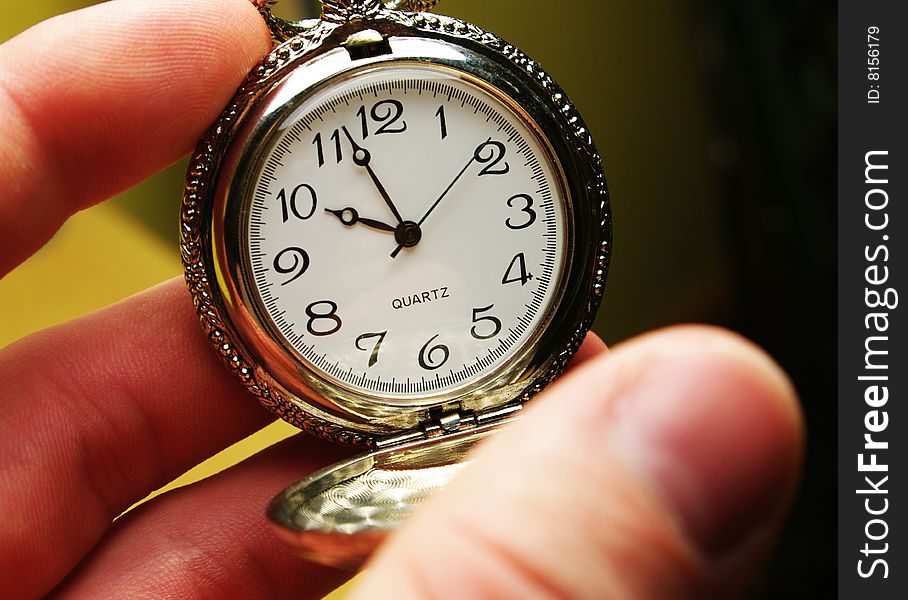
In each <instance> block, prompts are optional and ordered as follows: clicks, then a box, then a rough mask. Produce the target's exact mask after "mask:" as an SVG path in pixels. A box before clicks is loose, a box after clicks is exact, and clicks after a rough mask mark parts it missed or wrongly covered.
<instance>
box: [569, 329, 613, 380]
mask: <svg viewBox="0 0 908 600" xmlns="http://www.w3.org/2000/svg"><path fill="white" fill-rule="evenodd" d="M604 352H608V347H606V345H605V342H603V341H602V338H600V337H599V336H598V335H596V334H595V333H594V332H592V331H590V332H589V333H587V334H586V338H585V339H584V340H583V345H581V346H580V350H578V351H577V354H575V355H574V358H573V359H571V362H570V364H569V365H568V371H570V370H571V369H576V368H577V367H579V366H580V365H582V364H584V363H586V362H587V361H589V360H592V359H594V358H596V357H597V356H599V355H601V354H603V353H604Z"/></svg>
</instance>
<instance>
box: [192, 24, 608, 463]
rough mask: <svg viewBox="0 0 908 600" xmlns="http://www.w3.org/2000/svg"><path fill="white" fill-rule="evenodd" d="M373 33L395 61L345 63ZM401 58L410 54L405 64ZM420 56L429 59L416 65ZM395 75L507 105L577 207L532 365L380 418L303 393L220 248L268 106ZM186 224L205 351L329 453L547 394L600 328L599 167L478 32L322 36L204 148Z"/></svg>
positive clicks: (565, 113)
mask: <svg viewBox="0 0 908 600" xmlns="http://www.w3.org/2000/svg"><path fill="white" fill-rule="evenodd" d="M365 30H373V31H377V32H378V33H380V34H381V35H382V36H383V37H385V38H388V39H389V40H390V42H391V48H392V53H391V54H384V55H379V56H371V57H365V58H358V59H351V58H350V55H349V54H348V52H347V51H346V50H345V49H344V48H342V47H340V46H341V44H342V42H343V41H344V40H346V39H347V38H348V37H349V36H350V35H351V34H354V33H357V32H361V31H365ZM408 40H410V41H412V43H409V42H408ZM408 43H409V46H408ZM404 46H408V48H409V49H408V51H406V52H404V51H403V50H402V48H403V47H404ZM416 47H421V50H420V51H419V52H414V51H413V49H414V48H416ZM432 49H434V50H437V51H434V52H433V51H431V50H432ZM452 49H454V50H457V51H458V52H451V50H452ZM392 61H393V62H399V61H409V62H421V63H423V64H434V65H439V66H440V67H442V68H448V69H456V70H457V71H458V72H462V73H466V74H468V75H469V76H470V77H473V78H475V80H476V81H474V82H473V83H474V84H476V83H477V82H479V85H480V86H481V87H484V88H486V89H487V91H489V92H494V93H495V95H497V96H500V98H499V99H501V100H502V101H504V102H505V103H506V104H508V105H509V108H511V109H512V110H514V111H515V112H517V113H518V114H526V115H528V117H529V120H527V121H526V122H527V124H529V125H531V126H534V127H537V128H538V129H539V132H538V133H539V135H540V138H541V139H542V140H544V141H545V142H546V143H547V144H548V147H549V151H551V152H552V153H553V154H554V157H555V161H554V164H556V165H560V167H561V169H562V175H563V177H562V179H563V185H565V187H566V189H565V195H566V197H568V198H569V202H571V203H572V205H573V206H572V209H571V210H568V211H567V213H566V215H565V216H566V225H567V226H568V235H567V239H566V252H565V256H568V257H570V260H569V261H568V262H567V264H565V265H564V268H563V272H562V280H561V290H560V291H559V293H560V296H561V297H560V298H557V299H556V300H555V303H553V307H554V308H553V309H552V312H551V313H550V314H549V315H548V316H547V320H548V321H549V323H548V326H546V327H544V328H540V329H541V331H540V332H539V333H538V340H537V341H536V343H535V348H534V349H533V350H532V352H531V353H527V352H526V348H527V347H529V346H530V344H529V343H527V344H526V345H525V348H524V349H522V350H521V351H520V353H519V355H518V357H515V359H517V360H514V361H513V362H512V364H510V365H508V366H507V367H506V368H501V369H499V370H498V371H496V372H494V373H492V374H490V375H489V376H486V377H483V378H482V379H480V380H479V381H477V382H474V384H472V385H470V386H469V388H468V390H467V391H468V392H469V393H468V394H464V391H463V390H461V392H460V393H459V394H457V395H449V394H446V395H443V396H439V397H438V398H437V399H436V400H435V401H433V403H432V404H426V405H419V406H386V407H381V405H380V404H376V403H375V402H374V400H375V397H374V396H371V395H364V394H361V393H358V392H353V393H351V391H350V390H346V389H343V388H342V387H341V386H337V385H336V384H333V383H332V384H330V385H327V386H325V385H322V384H321V383H320V382H321V381H322V380H321V378H319V377H318V376H317V375H315V376H314V377H308V376H306V377H303V378H302V379H303V380H305V384H304V385H300V384H299V379H298V378H297V377H298V376H299V375H300V373H299V372H294V369H293V368H290V367H288V364H287V362H286V361H285V360H283V358H284V354H285V353H286V349H284V348H281V346H282V344H280V342H277V344H275V342H276V340H274V339H272V337H270V336H268V335H267V334H266V332H265V331H263V330H262V328H261V315H257V314H256V309H255V308H254V303H251V302H250V301H249V300H250V299H249V294H248V291H247V290H245V289H244V286H243V285H242V284H241V283H240V282H241V281H242V278H241V277H239V273H238V272H237V268H238V266H239V264H240V261H238V260H236V256H233V257H232V258H231V256H230V253H231V251H230V250H229V248H232V247H235V246H236V243H235V242H236V240H235V239H233V238H232V237H231V235H232V234H230V233H227V234H226V235H225V231H226V232H230V231H231V229H230V228H229V227H227V228H225V226H224V225H225V220H224V219H225V214H224V212H223V210H224V208H225V207H226V206H227V204H228V200H229V198H230V194H231V190H232V189H233V187H234V186H235V185H236V180H235V172H236V171H237V170H238V169H242V164H240V163H241V162H242V160H243V156H244V155H245V152H244V149H245V148H246V146H247V145H249V144H251V145H255V144H256V143H258V141H260V139H261V135H262V134H263V132H266V131H267V130H268V129H269V127H271V126H273V125H274V124H275V121H276V120H277V119H279V117H280V112H279V111H276V110H275V105H276V104H277V105H281V104H282V102H283V104H284V105H286V100H283V101H277V102H275V101H274V99H275V98H276V97H277V98H280V94H281V91H282V90H288V91H289V93H290V95H291V96H292V97H293V98H294V100H293V101H294V102H296V103H298V101H299V99H300V96H304V95H308V94H311V93H313V92H314V90H316V89H318V88H320V87H321V86H323V85H325V84H326V82H330V81H333V80H335V79H336V78H338V77H343V76H344V75H345V74H349V73H351V72H354V71H359V70H362V69H367V68H373V67H375V66H380V65H381V64H386V63H388V62H392ZM301 82H302V84H301ZM482 82H487V83H485V84H483V83H482ZM301 90H305V91H301ZM566 107H567V108H566ZM182 224H183V227H182V230H181V236H182V242H183V257H184V266H185V273H186V278H187V282H188V284H189V287H190V290H191V291H192V293H193V298H194V301H195V303H196V306H197V308H198V310H199V316H200V318H201V320H202V323H203V326H204V327H205V329H206V331H207V333H208V335H209V339H210V340H211V342H212V343H213V344H214V345H215V347H216V348H217V349H218V350H219V352H220V353H221V355H222V358H223V359H224V360H225V362H226V363H227V364H228V365H229V366H230V367H231V368H232V369H233V370H234V371H235V372H236V373H237V375H238V376H239V377H240V379H241V380H242V381H243V382H244V383H245V384H246V386H247V388H249V389H250V391H252V392H253V393H254V394H255V395H257V396H258V397H259V398H260V400H261V401H262V402H263V404H265V405H266V406H267V407H268V408H270V409H271V410H272V411H274V412H275V413H277V414H278V415H279V416H281V417H282V418H284V419H285V420H288V421H290V422H291V423H293V424H294V425H296V426H298V427H300V428H302V429H306V430H308V431H310V432H313V433H316V434H317V435H320V436H322V437H326V438H329V439H332V440H334V441H339V442H345V443H352V444H354V445H364V446H371V445H372V444H373V442H374V439H375V437H376V436H382V435H387V434H392V433H395V432H398V431H400V430H403V429H409V428H413V427H416V426H418V425H419V424H420V423H421V422H423V421H425V420H426V418H427V414H428V410H429V409H431V408H437V407H441V408H444V407H446V406H449V405H451V404H452V403H458V404H459V405H460V406H461V407H462V408H464V409H466V410H477V411H479V410H483V409H485V408H489V407H495V406H498V405H501V404H504V403H506V402H510V401H514V400H518V401H523V400H526V399H528V398H529V397H530V396H532V395H533V394H535V393H537V392H538V391H539V390H541V389H542V388H543V387H545V385H546V384H547V383H548V382H550V381H551V380H552V379H554V378H555V377H556V376H557V375H558V374H559V373H560V372H561V371H562V370H563V368H564V366H565V365H566V364H567V361H568V360H569V359H570V358H571V356H573V354H574V353H575V352H576V350H577V349H578V348H579V345H580V343H581V342H582V339H583V337H584V335H585V333H586V331H587V330H588V328H589V326H590V324H591V322H592V318H593V315H594V314H595V310H596V309H597V308H598V305H599V301H600V300H601V295H602V289H603V285H604V282H605V275H606V272H607V268H608V258H609V254H610V247H611V240H610V212H609V204H608V192H607V189H606V187H605V179H604V175H603V174H602V170H601V166H600V164H599V156H598V153H597V152H596V151H595V147H594V146H593V145H592V140H591V139H590V138H589V134H588V132H586V129H585V126H584V125H583V122H582V120H580V119H579V116H577V115H576V114H575V112H574V109H573V107H572V106H571V105H570V104H569V103H568V102H567V100H566V97H565V96H564V93H563V92H562V91H561V90H560V88H558V87H557V85H555V84H554V82H553V81H552V80H551V78H549V77H548V76H547V75H545V73H544V72H542V71H541V70H540V69H538V66H536V65H535V63H533V62H532V61H530V60H529V59H527V58H526V57H525V56H524V55H523V54H522V53H520V52H519V51H518V50H516V48H513V46H509V45H507V44H505V43H504V42H503V41H501V40H500V39H498V38H496V37H494V36H492V35H491V34H488V33H486V32H484V31H482V30H481V29H479V28H477V27H475V26H473V25H470V24H467V23H464V22H462V21H457V20H455V19H448V18H446V17H438V16H435V15H426V14H414V13H400V12H397V11H383V13H382V15H381V16H379V17H376V18H374V19H370V20H369V21H358V22H352V23H346V24H336V23H328V22H324V21H322V22H319V23H318V24H317V25H315V26H314V27H312V28H310V29H308V30H306V31H304V32H303V33H301V34H300V35H298V36H296V37H295V38H291V39H290V40H288V41H287V42H284V43H283V44H282V45H280V46H278V47H277V48H276V49H275V50H274V52H272V54H271V55H269V56H268V57H266V59H265V61H264V62H263V64H262V66H261V67H259V68H258V69H257V70H256V71H254V72H253V73H252V74H251V75H250V77H249V79H248V80H247V82H246V84H245V85H244V86H243V88H241V89H240V91H239V92H238V94H237V96H236V98H235V99H234V101H233V102H232V103H231V105H230V106H229V107H228V109H227V110H226V111H225V113H224V115H222V118H221V120H220V121H219V123H218V124H216V126H215V127H214V128H213V129H212V131H211V132H209V135H208V136H206V138H204V139H203V140H202V142H200V144H199V147H198V149H197V152H196V155H195V156H194V159H193V163H192V164H191V166H190V172H189V175H188V177H187V187H186V193H185V195H184V205H183V219H182ZM234 229H235V228H234ZM238 278H239V279H240V282H238V280H237V279H238ZM534 335H536V334H534ZM288 382H289V383H288ZM364 396H365V397H364Z"/></svg>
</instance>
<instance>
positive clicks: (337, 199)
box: [180, 0, 611, 566]
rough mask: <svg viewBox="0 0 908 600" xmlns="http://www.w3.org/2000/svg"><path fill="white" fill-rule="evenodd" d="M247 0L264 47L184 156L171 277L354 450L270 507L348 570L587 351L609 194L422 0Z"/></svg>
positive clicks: (607, 234)
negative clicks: (180, 277)
mask: <svg viewBox="0 0 908 600" xmlns="http://www.w3.org/2000/svg"><path fill="white" fill-rule="evenodd" d="M253 1H254V2H256V0H253ZM256 4H258V5H259V7H260V10H261V12H262V15H263V17H264V18H265V19H266V21H267V23H268V25H269V27H270V29H271V31H272V34H273V37H274V40H275V47H274V49H273V50H272V52H271V53H270V54H269V55H268V56H267V57H266V58H265V59H264V60H263V62H262V63H261V64H260V65H259V66H257V67H256V68H255V69H254V70H253V71H252V72H251V73H250V74H249V76H248V78H247V79H246V81H245V82H244V83H243V84H242V87H241V88H240V89H239V90H238V91H237V93H236V96H235V97H234V98H233V100H231V102H230V104H229V105H228V106H227V107H226V108H225V110H224V112H223V113H222V115H221V116H220V118H219V119H218V121H217V122H216V123H215V124H214V126H213V127H212V128H211V130H210V131H209V132H208V133H207V134H206V135H205V136H204V137H203V138H202V140H201V141H200V142H199V144H198V146H197V148H196V150H195V152H194V154H193V156H192V158H191V161H190V167H189V172H188V175H187V179H186V186H185V192H184V197H183V205H182V214H181V229H180V232H181V249H182V256H183V264H184V268H185V277H186V281H187V284H188V286H189V289H190V292H191V294H192V298H193V301H194V304H195V307H196V310H197V313H198V316H199V318H200V319H201V322H202V326H203V329H204V331H205V334H206V335H207V336H208V339H209V341H210V342H211V345H212V346H213V348H214V349H215V350H216V352H217V353H218V354H219V355H220V357H221V358H222V360H223V362H224V363H225V364H226V365H227V367H228V368H229V369H230V370H231V371H232V372H233V373H234V374H235V375H236V376H237V377H238V378H239V379H240V380H241V381H242V382H243V384H244V385H245V386H246V388H247V389H248V390H249V391H250V392H251V393H252V394H253V395H254V396H256V397H257V398H258V399H259V401H260V402H261V403H262V404H264V405H265V406H266V407H267V408H268V409H270V410H271V411H273V412H274V413H275V414H277V415H278V416H280V417H281V418H282V419H284V420H286V421H288V422H290V423H291V424H293V425H295V426H296V427H298V428H300V429H302V430H304V431H307V432H309V433H312V434H314V435H317V436H320V437H322V438H325V439H327V440H330V441H333V442H337V443H341V444H349V445H353V446H357V447H360V448H362V449H363V450H364V453H363V454H361V455H359V456H357V457H354V458H352V459H349V460H346V461H344V462H342V463H340V464H336V465H333V466H330V467H328V468H326V469H323V470H322V471H319V472H317V473H315V474H313V475H311V476H310V477H307V478H306V479H304V480H302V481H300V482H297V483H296V484H294V485H292V486H291V487H290V488H288V489H287V490H285V491H284V492H283V493H281V494H280V495H279V496H278V497H276V498H275V499H274V500H273V501H272V503H271V506H270V507H269V513H268V514H269V516H270V518H271V520H272V521H273V522H274V523H275V524H276V526H277V530H278V531H279V533H280V535H281V536H282V537H283V538H284V539H285V540H286V541H288V542H289V543H291V544H292V545H293V546H295V547H296V548H298V549H299V550H300V551H301V552H302V553H303V554H304V555H306V556H308V557H310V558H312V559H314V560H317V561H319V562H322V563H325V564H330V565H334V566H357V565H358V564H360V563H361V562H362V561H363V560H364V559H365V558H366V557H367V556H368V555H369V553H370V552H371V551H372V549H373V548H374V547H375V546H376V545H377V543H378V542H379V541H380V540H381V539H382V537H383V536H384V535H385V534H386V533H387V532H388V531H390V530H392V529H393V528H394V527H395V526H396V525H397V524H399V523H400V522H401V521H402V520H403V519H405V518H406V517H407V515H408V514H409V513H410V512H411V511H412V510H413V509H414V508H415V507H416V506H418V505H419V504H420V503H421V502H423V501H424V500H425V499H426V498H427V497H429V496H430V495H431V494H432V493H433V492H434V491H436V490H438V489H440V488H442V487H444V485H445V484H446V483H447V481H448V480H450V478H451V477H453V476H454V475H455V474H456V473H457V472H459V471H460V470H461V469H463V468H464V466H465V465H466V462H465V461H464V458H465V456H466V454H467V452H468V451H469V450H470V448H471V447H472V446H474V445H475V444H476V442H477V441H479V440H481V439H483V438H485V437H487V436H489V435H491V434H493V433H494V432H495V431H496V429H497V428H498V427H500V426H501V425H504V424H506V423H508V422H509V421H511V420H513V419H516V418H519V413H520V411H521V409H522V407H523V406H524V404H525V403H526V402H527V401H528V400H529V399H530V398H532V397H533V396H534V395H535V394H537V393H538V392H539V391H541V390H542V389H543V388H544V387H545V386H546V385H548V384H549V383H550V382H551V381H552V380H553V379H555V378H556V377H557V376H558V375H559V374H560V373H561V372H562V370H563V369H564V368H565V366H566V364H567V363H568V361H569V360H570V359H571V357H572V356H573V355H574V354H575V352H576V351H577V349H578V348H579V347H580V344H581V343H582V341H583V339H584V337H585V335H586V332H587V331H588V329H589V327H590V325H591V323H592V320H593V317H594V316H595V313H596V310H597V308H598V307H599V304H600V301H601V299H602V294H603V290H604V286H605V280H606V274H607V271H608V264H609V256H610V253H611V213H610V209H609V196H608V191H607V188H606V182H605V177H604V175H603V172H602V168H601V165H600V159H599V154H598V152H597V150H596V147H595V145H594V143H593V141H592V139H591V137H590V133H589V131H588V130H587V128H586V126H585V124H584V122H583V120H582V119H581V118H580V115H579V114H578V113H577V111H576V109H575V108H574V106H573V104H571V102H570V101H569V100H568V98H567V96H566V95H565V93H564V92H563V91H562V89H561V88H560V87H559V86H558V85H557V84H556V83H555V82H554V81H553V80H552V78H551V77H550V76H549V75H548V74H546V73H545V71H543V70H542V69H541V68H540V66H539V64H538V63H536V62H535V61H533V60H531V59H530V58H528V57H527V56H526V55H524V54H523V53H522V52H521V51H520V50H518V49H517V48H515V47H514V46H512V45H510V44H508V43H507V42H505V41H503V40H502V39H500V38H499V37H497V36H495V35H494V34H491V33H489V32H486V31H484V30H483V29H481V28H479V27H477V26H476V25H473V24H471V23H467V22H464V21H461V20H458V19H455V18H451V17H446V16H441V15H436V14H433V13H430V12H425V11H428V10H430V9H431V8H432V7H433V6H434V4H435V2H434V1H431V0H409V1H408V0H399V1H387V2H381V1H379V0H323V1H322V10H323V12H322V16H321V18H320V19H313V20H306V21H301V22H295V23H291V22H287V21H284V20H281V19H279V18H277V17H275V16H274V15H272V14H271V12H270V5H271V4H273V3H272V2H263V1H261V0H259V1H257V2H256Z"/></svg>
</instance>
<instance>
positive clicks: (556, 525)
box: [354, 328, 802, 600]
mask: <svg viewBox="0 0 908 600" xmlns="http://www.w3.org/2000/svg"><path fill="white" fill-rule="evenodd" d="M801 436H802V425H801V417H800V413H799V412H798V408H797V405H796V399H795V396H794V392H793V391H792V389H791V386H790V385H789V383H788V382H787V380H786V379H785V377H784V375H783V374H782V373H781V371H780V370H779V369H778V367H777V366H775V364H774V363H772V362H771V361H770V360H769V359H768V358H767V357H766V356H765V355H763V354H762V353H761V352H760V351H759V350H757V349H755V348H754V347H753V346H751V345H749V344H747V343H745V342H743V341H742V340H740V339H739V338H736V337H734V336H732V335H730V334H727V333H722V332H718V331H715V330H709V329H704V328H684V329H675V330H669V331H665V332H660V333H657V334H653V335H649V336H646V337H644V338H642V339H638V340H636V341H632V342H630V343H627V344H625V345H620V346H618V347H617V348H615V349H613V350H612V352H611V353H610V354H608V355H607V356H603V357H602V358H599V359H596V360H593V361H590V362H589V363H587V365H585V366H583V367H581V368H579V369H577V370H576V371H574V372H573V373H572V374H569V375H568V376H566V377H564V378H563V379H561V380H560V382H559V383H558V384H556V385H555V386H554V387H553V388H551V389H550V390H548V391H547V392H545V393H544V394H543V395H542V396H540V398H539V400H538V401H537V404H536V405H535V406H533V407H532V408H530V409H528V412H527V415H526V417H525V418H524V419H522V420H521V421H519V422H517V423H515V424H513V425H512V426H509V427H508V428H507V429H506V430H504V431H502V432H501V433H500V434H499V435H497V436H495V437H494V438H492V439H491V440H490V441H489V442H488V444H486V445H485V446H482V447H480V448H479V449H478V451H477V453H476V455H475V458H476V462H475V463H474V464H473V465H472V466H471V467H470V468H469V469H468V470H467V471H465V472H464V474H463V475H462V476H461V477H460V478H459V479H456V480H454V481H453V482H452V484H451V486H450V488H449V489H448V490H446V491H445V492H444V493H443V494H441V495H439V496H438V497H437V498H436V499H435V500H434V501H432V502H430V503H429V504H427V505H426V506H425V507H424V510H421V511H420V512H419V513H417V514H416V515H415V516H414V518H413V519H412V520H411V521H410V522H409V523H408V524H407V525H406V526H405V528H404V529H403V530H402V531H401V532H400V534H399V535H396V536H394V537H392V538H391V540H390V541H389V543H388V545H387V546H385V547H384V549H383V550H382V552H381V553H380V554H379V556H378V557H376V559H375V560H374V562H373V563H372V565H371V569H368V570H367V571H366V573H365V576H364V578H363V580H362V581H361V584H360V586H359V588H358V590H357V593H355V594H354V597H356V598H385V597H391V596H392V595H393V597H395V598H421V597H434V596H437V597H450V598H538V597H557V598H660V599H669V600H670V599H672V598H691V597H694V598H704V597H716V596H728V595H733V594H734V592H735V590H736V586H737V585H740V574H741V573H742V572H744V571H746V570H747V568H749V567H752V565H753V564H755V563H756V562H757V561H758V560H759V558H760V553H761V552H765V549H766V547H767V540H771V538H772V535H773V534H774V532H775V531H776V529H777V527H778V525H779V521H780V519H781V516H782V514H783V512H784V510H785V508H786V505H787V503H788V502H789V499H790V496H791V494H792V489H793V487H794V484H795V480H796V477H797V473H798V469H799V462H800V453H801ZM452 565H456V576H452V573H451V566H452Z"/></svg>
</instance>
